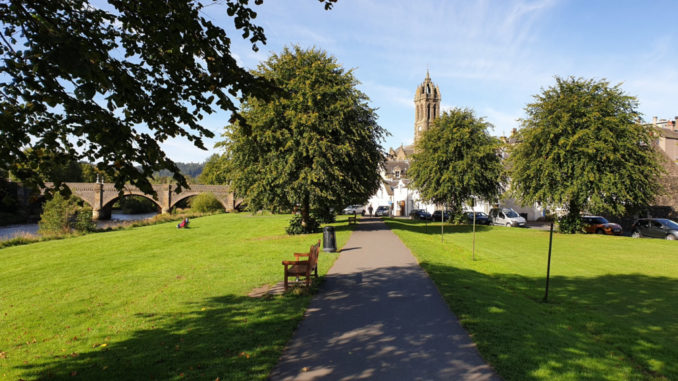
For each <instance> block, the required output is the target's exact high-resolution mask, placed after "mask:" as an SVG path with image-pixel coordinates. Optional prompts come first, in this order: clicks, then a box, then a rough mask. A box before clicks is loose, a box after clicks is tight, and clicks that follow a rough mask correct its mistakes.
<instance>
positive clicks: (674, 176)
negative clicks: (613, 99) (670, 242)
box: [648, 116, 678, 219]
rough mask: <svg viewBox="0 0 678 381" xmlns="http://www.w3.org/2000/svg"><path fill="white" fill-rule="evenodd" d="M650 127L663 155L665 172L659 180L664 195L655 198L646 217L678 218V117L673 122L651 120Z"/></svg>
mask: <svg viewBox="0 0 678 381" xmlns="http://www.w3.org/2000/svg"><path fill="white" fill-rule="evenodd" d="M652 126H653V127H654V128H656V129H657V132H658V135H657V141H656V145H657V147H659V149H660V150H661V151H662V153H663V156H664V157H663V159H664V160H662V163H661V164H662V166H663V167H664V170H665V171H666V174H665V176H662V178H661V180H660V181H661V185H662V186H663V187H664V193H663V194H661V195H659V197H657V200H656V202H655V206H653V207H652V208H650V210H649V211H648V212H649V213H648V215H651V216H652V217H669V218H672V219H677V218H678V116H676V117H674V119H673V120H667V119H661V120H658V119H657V117H656V116H655V117H654V118H652Z"/></svg>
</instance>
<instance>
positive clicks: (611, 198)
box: [508, 77, 662, 233]
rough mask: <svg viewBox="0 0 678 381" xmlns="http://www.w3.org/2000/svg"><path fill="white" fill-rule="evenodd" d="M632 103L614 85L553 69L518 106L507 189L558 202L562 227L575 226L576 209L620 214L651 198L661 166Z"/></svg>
mask: <svg viewBox="0 0 678 381" xmlns="http://www.w3.org/2000/svg"><path fill="white" fill-rule="evenodd" d="M637 106H638V102H637V100H636V99H635V98H634V97H631V96H628V95H625V94H624V92H623V91H622V90H621V88H620V85H617V86H610V85H609V84H608V83H607V82H606V81H604V80H603V81H595V80H590V79H588V80H587V79H581V78H574V77H569V78H565V79H563V78H559V77H556V84H555V85H554V86H552V87H549V88H548V89H546V90H543V91H542V93H541V94H539V95H536V96H535V102H534V103H531V104H528V105H527V107H526V108H525V111H526V113H527V118H525V119H524V120H522V128H521V129H520V130H519V131H518V132H517V135H516V136H515V138H516V139H517V141H518V143H517V144H516V145H515V146H513V148H512V149H511V151H510V156H509V159H508V160H509V168H511V173H510V177H511V190H512V192H513V194H514V195H515V196H516V197H517V198H518V199H520V200H522V201H523V202H525V203H534V202H542V203H545V204H547V205H561V206H563V207H564V208H565V209H566V210H567V213H568V214H567V215H566V216H565V217H563V218H562V219H561V220H560V230H561V231H562V232H565V233H575V232H577V231H579V230H580V229H581V221H580V217H579V214H580V212H582V211H590V212H593V213H599V212H609V213H612V214H617V215H621V214H624V213H625V212H627V211H629V210H633V209H634V208H637V207H642V206H644V205H647V204H649V203H650V202H652V201H653V199H654V197H655V195H656V194H657V192H658V191H659V189H660V186H659V182H658V178H659V175H660V174H661V172H662V170H661V167H660V164H659V161H658V160H659V159H658V153H657V151H656V150H655V148H654V146H653V141H654V137H653V135H652V130H650V129H649V128H648V127H647V126H644V125H641V124H639V123H637V121H638V120H639V114H638V112H637V111H636V108H637Z"/></svg>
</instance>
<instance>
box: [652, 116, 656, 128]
mask: <svg viewBox="0 0 678 381" xmlns="http://www.w3.org/2000/svg"><path fill="white" fill-rule="evenodd" d="M652 124H653V125H655V126H656V125H657V117H656V116H653V117H652Z"/></svg>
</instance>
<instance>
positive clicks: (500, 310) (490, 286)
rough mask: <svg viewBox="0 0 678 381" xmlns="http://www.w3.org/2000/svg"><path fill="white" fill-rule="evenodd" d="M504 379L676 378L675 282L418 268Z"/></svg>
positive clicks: (677, 289) (623, 276) (677, 325)
mask: <svg viewBox="0 0 678 381" xmlns="http://www.w3.org/2000/svg"><path fill="white" fill-rule="evenodd" d="M421 266H422V267H423V268H424V269H425V270H426V271H427V272H428V273H429V274H430V275H431V277H432V278H433V279H435V280H436V283H437V286H438V289H439V290H440V292H441V293H442V294H443V296H444V298H445V299H446V301H447V302H448V304H449V305H450V307H451V309H452V310H453V311H455V312H456V313H457V315H458V316H459V317H460V318H461V321H462V323H463V325H464V326H465V327H466V328H467V329H469V330H470V331H471V332H473V338H474V341H475V343H476V344H477V345H478V348H479V349H480V351H481V352H482V353H483V355H484V356H485V357H486V359H487V360H488V361H490V362H491V363H492V364H493V366H494V367H495V368H496V369H497V370H498V371H499V373H500V374H501V375H502V377H504V378H505V379H507V380H537V379H557V378H563V379H578V380H601V379H662V380H663V379H677V378H678V363H677V362H676V361H675V359H676V358H678V350H677V349H676V347H675V345H674V340H675V338H676V337H678V321H677V320H676V319H675V318H674V317H673V316H674V314H675V311H676V308H677V307H678V280H676V279H673V278H666V277H650V276H646V275H643V274H618V275H605V276H600V277H593V278H584V277H552V278H551V281H550V291H549V298H548V300H549V302H548V303H544V302H543V297H544V288H545V278H532V277H524V276H518V275H515V274H496V275H494V276H488V275H487V274H482V273H479V272H476V271H472V270H468V269H459V268H454V267H450V266H445V265H440V264H436V263H427V262H423V263H421Z"/></svg>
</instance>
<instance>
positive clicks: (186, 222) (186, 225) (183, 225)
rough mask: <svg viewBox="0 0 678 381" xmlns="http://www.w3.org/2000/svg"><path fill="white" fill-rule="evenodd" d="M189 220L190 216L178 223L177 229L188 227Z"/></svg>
mask: <svg viewBox="0 0 678 381" xmlns="http://www.w3.org/2000/svg"><path fill="white" fill-rule="evenodd" d="M188 222H189V221H188V217H186V218H184V220H183V221H181V222H180V223H179V224H178V225H177V229H181V228H188Z"/></svg>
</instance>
